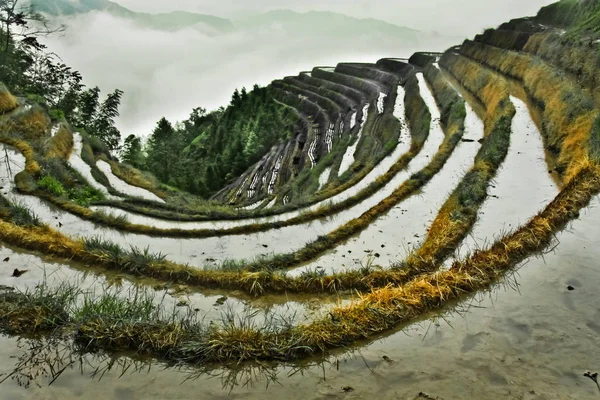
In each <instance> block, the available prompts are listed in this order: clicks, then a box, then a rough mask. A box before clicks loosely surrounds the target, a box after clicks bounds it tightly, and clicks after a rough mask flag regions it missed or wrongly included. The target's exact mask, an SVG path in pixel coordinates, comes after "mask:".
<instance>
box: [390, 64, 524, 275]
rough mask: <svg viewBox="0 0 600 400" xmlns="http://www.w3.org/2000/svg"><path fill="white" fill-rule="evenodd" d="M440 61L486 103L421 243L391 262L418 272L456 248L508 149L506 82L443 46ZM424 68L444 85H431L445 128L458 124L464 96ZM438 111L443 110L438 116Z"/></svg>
mask: <svg viewBox="0 0 600 400" xmlns="http://www.w3.org/2000/svg"><path fill="white" fill-rule="evenodd" d="M440 65H442V66H443V67H444V68H446V69H447V70H448V71H449V72H450V74H451V75H452V76H454V77H455V78H456V77H460V78H461V82H463V85H464V86H465V88H466V90H468V91H469V92H470V93H471V94H472V95H473V96H475V98H477V99H478V100H479V101H480V102H481V103H482V104H484V105H485V106H486V117H485V121H484V126H485V130H486V135H485V136H484V139H483V144H482V146H481V149H480V150H479V152H478V154H477V156H476V157H475V162H474V165H473V167H472V168H471V169H470V170H469V171H468V172H467V173H466V174H465V176H464V177H463V178H462V180H461V182H460V183H459V184H458V186H457V187H456V189H455V190H454V191H453V192H452V193H451V194H450V196H449V198H448V199H447V200H446V202H445V203H444V205H443V206H442V208H441V209H440V210H439V212H438V215H437V217H436V218H435V220H434V221H433V223H432V224H431V226H430V228H429V231H428V234H427V237H426V238H425V241H424V242H423V244H422V245H421V247H419V248H418V249H417V250H416V251H414V252H413V253H411V254H410V255H409V257H408V258H407V259H406V260H405V261H404V262H403V263H401V264H400V265H399V266H397V267H398V268H409V269H411V270H414V271H415V272H416V271H419V272H421V273H422V272H425V271H433V270H435V268H436V267H437V265H439V263H441V262H443V260H444V259H445V258H446V257H447V256H448V255H449V254H451V253H452V252H453V251H454V250H455V249H456V247H457V246H458V245H459V244H460V243H461V242H462V240H463V239H464V238H465V236H466V235H467V234H468V233H469V231H470V230H471V228H472V227H473V225H474V224H475V222H476V221H477V214H478V211H479V208H480V206H481V205H482V204H483V203H484V201H485V199H486V198H487V189H488V187H489V185H490V184H491V181H492V179H493V178H494V176H495V175H496V171H497V170H498V168H499V167H500V165H501V164H502V162H503V161H504V159H505V157H506V154H507V153H508V148H509V144H510V134H511V130H512V129H511V121H512V118H513V116H514V114H515V108H514V105H513V104H512V102H511V101H510V97H509V96H510V93H509V90H508V88H507V87H506V84H505V83H504V82H503V81H501V80H499V79H496V78H495V77H494V76H493V75H492V74H491V73H490V72H488V71H486V70H484V69H481V67H480V66H479V64H477V63H474V62H471V61H468V60H467V59H465V58H463V57H460V56H457V55H455V54H453V53H450V52H449V53H446V54H445V55H444V56H443V57H442V59H441V60H440ZM425 74H426V75H427V76H429V79H430V81H432V82H435V83H434V84H437V85H440V86H442V87H444V88H445V90H437V93H440V94H443V95H444V96H443V97H440V96H436V100H437V101H438V103H439V104H440V109H442V110H448V111H447V112H446V115H447V116H448V117H447V120H448V128H447V129H448V130H450V131H451V130H453V129H462V128H463V127H462V126H461V125H460V124H462V123H463V122H464V115H465V114H464V113H465V109H464V107H465V105H464V101H463V100H462V99H460V98H459V96H458V94H457V93H456V91H455V90H454V89H453V88H451V87H450V86H449V84H448V82H447V81H446V80H445V79H444V78H443V76H442V73H441V72H440V71H439V70H438V69H437V68H434V67H433V66H431V65H430V66H429V67H427V68H426V69H425ZM474 77H476V79H473V78H474ZM443 116H444V114H442V120H444V117H443Z"/></svg>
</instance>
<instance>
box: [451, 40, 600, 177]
mask: <svg viewBox="0 0 600 400" xmlns="http://www.w3.org/2000/svg"><path fill="white" fill-rule="evenodd" d="M460 52H461V54H464V55H466V56H468V57H470V58H472V59H474V60H476V61H478V62H481V63H483V64H484V65H488V66H489V67H491V68H493V69H495V70H497V71H498V72H500V73H503V74H505V75H508V76H509V77H511V78H514V79H517V80H519V81H521V82H523V85H524V87H525V89H526V90H527V92H528V93H529V95H530V96H531V97H532V98H533V99H534V100H535V101H536V102H538V103H539V104H540V105H541V108H542V109H543V129H542V133H543V136H544V139H545V144H546V147H547V149H548V150H549V151H550V152H551V153H553V154H555V155H556V156H558V166H557V170H558V171H559V172H560V173H561V174H562V176H563V179H564V180H569V178H571V177H572V176H573V174H574V172H575V168H576V165H577V162H578V160H581V159H584V158H586V157H591V158H592V159H595V160H600V146H599V145H598V144H600V113H599V112H598V110H597V109H596V108H595V105H594V102H593V100H592V99H591V98H590V97H588V96H586V95H585V93H584V92H583V91H582V90H581V88H580V87H579V86H578V85H577V84H576V83H575V82H573V81H571V80H570V79H568V78H567V77H565V76H564V73H562V71H560V70H558V69H557V68H555V67H553V66H552V65H549V64H548V63H546V62H544V61H543V60H541V59H540V58H539V57H534V56H531V55H529V54H525V53H517V52H514V51H508V50H503V49H499V48H496V47H491V46H487V45H483V44H481V43H475V42H471V41H466V42H465V43H464V44H463V45H462V47H461V49H460Z"/></svg>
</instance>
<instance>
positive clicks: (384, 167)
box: [92, 86, 411, 230]
mask: <svg viewBox="0 0 600 400" xmlns="http://www.w3.org/2000/svg"><path fill="white" fill-rule="evenodd" d="M393 115H394V116H395V117H396V118H398V120H399V121H400V126H401V132H400V135H399V138H398V144H397V146H396V148H395V149H394V151H393V152H392V153H391V154H390V155H389V156H387V157H386V158H384V159H383V160H382V161H381V162H380V163H379V164H377V165H376V166H375V167H374V168H373V169H372V170H371V171H370V172H369V173H368V174H367V175H366V176H365V177H364V178H363V179H361V180H360V182H358V183H357V184H356V185H354V186H352V187H350V188H348V189H347V190H345V191H343V192H341V193H339V194H337V195H335V196H333V197H330V198H329V199H326V200H323V201H321V202H318V203H316V204H313V205H312V206H309V207H305V208H303V209H300V210H296V211H291V212H287V213H283V214H279V215H276V216H272V217H263V218H254V219H245V220H235V221H210V222H185V221H182V222H177V221H165V220H161V219H158V218H152V217H148V216H145V215H139V214H135V213H130V212H127V211H124V210H120V209H117V208H114V207H92V208H93V209H94V210H102V211H105V212H109V213H112V214H114V215H123V216H126V217H127V220H128V221H129V222H131V223H134V224H138V225H147V226H154V227H157V228H165V229H170V228H176V229H190V230H193V229H227V228H233V227H237V226H244V225H250V224H259V223H265V222H271V221H285V220H287V219H290V218H294V217H297V216H298V215H300V214H302V213H305V212H309V211H314V210H316V209H318V208H320V207H322V206H324V205H326V204H330V203H331V204H336V203H340V202H342V201H344V200H346V199H348V198H350V197H352V196H354V195H355V194H356V193H358V192H360V191H361V190H363V189H364V188H366V187H367V186H369V185H370V184H371V183H373V182H374V181H375V180H377V178H379V177H380V176H382V175H383V174H385V173H386V172H387V171H388V170H389V169H390V168H391V167H392V166H393V165H394V164H395V163H396V161H398V159H399V158H400V157H401V156H402V155H404V154H405V153H406V152H408V150H409V149H410V144H411V137H410V131H409V129H408V125H407V124H406V122H405V108H404V88H403V87H402V86H398V97H397V100H396V104H395V107H394V111H393ZM320 178H323V179H324V176H323V175H321V177H320ZM268 208H270V207H265V209H268Z"/></svg>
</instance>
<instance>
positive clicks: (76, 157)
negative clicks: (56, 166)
mask: <svg viewBox="0 0 600 400" xmlns="http://www.w3.org/2000/svg"><path fill="white" fill-rule="evenodd" d="M73 142H74V143H73V151H72V152H71V156H70V157H69V164H70V165H71V167H73V168H74V169H75V170H76V171H77V172H79V173H80V174H81V176H83V177H84V178H85V180H86V181H87V183H88V184H89V185H90V186H92V187H94V188H95V189H98V190H99V191H101V192H102V193H103V194H104V197H106V198H107V199H110V200H115V199H118V197H115V196H111V195H110V194H109V193H108V189H106V187H105V186H104V185H102V184H101V183H99V182H97V181H96V179H94V176H93V175H92V171H91V167H90V166H89V165H87V164H86V162H85V161H83V159H82V158H81V149H82V148H83V142H82V138H81V135H80V134H79V133H76V134H74V135H73Z"/></svg>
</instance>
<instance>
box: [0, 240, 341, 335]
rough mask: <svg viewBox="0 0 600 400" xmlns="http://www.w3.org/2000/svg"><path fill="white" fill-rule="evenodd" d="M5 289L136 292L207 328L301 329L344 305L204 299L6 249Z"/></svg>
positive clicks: (227, 296)
mask: <svg viewBox="0 0 600 400" xmlns="http://www.w3.org/2000/svg"><path fill="white" fill-rule="evenodd" d="M6 259H8V261H0V267H2V269H1V273H0V286H9V287H14V288H16V289H17V290H20V291H23V292H25V291H28V290H33V289H34V288H35V287H36V285H40V284H42V283H46V284H47V285H48V287H49V288H56V287H58V286H59V285H61V284H63V283H70V284H73V285H76V287H78V288H79V289H80V290H81V291H83V292H86V293H89V294H91V295H92V296H94V297H98V296H100V295H102V294H104V293H113V294H115V295H117V296H118V297H121V298H128V297H131V296H133V295H134V294H135V293H136V290H137V291H138V292H139V291H140V290H141V291H142V293H143V292H147V293H149V294H150V296H152V299H153V302H154V303H155V304H156V305H161V306H163V307H164V309H165V312H166V313H167V314H168V315H170V314H171V313H172V312H175V313H178V314H181V315H187V314H188V313H192V314H193V315H194V316H195V317H196V318H198V319H199V320H202V321H204V322H205V323H214V324H220V323H221V321H222V320H223V318H224V316H225V315H226V314H231V313H235V315H238V316H240V317H246V318H248V319H249V320H252V321H253V322H254V323H256V324H258V325H262V324H264V323H265V321H266V320H268V319H269V318H285V319H286V320H288V321H294V322H296V323H300V322H304V321H307V320H309V319H312V318H315V317H317V316H319V315H322V314H323V313H324V312H325V310H327V309H328V308H329V307H332V306H333V305H335V304H337V303H338V299H337V298H336V297H324V298H321V299H318V300H317V299H311V298H309V297H308V296H292V297H284V296H267V297H265V298H261V299H258V300H257V299H253V298H250V297H247V296H240V295H239V294H238V295H235V296H234V295H232V294H231V293H228V292H226V291H206V292H205V293H198V292H196V291H192V290H191V289H190V288H189V287H187V286H185V285H170V284H166V285H165V284H162V283H160V282H158V281H154V280H151V279H147V280H143V279H142V280H135V281H130V280H128V279H124V277H123V275H121V274H118V273H112V272H104V271H100V270H95V269H93V268H90V267H86V266H84V265H79V264H74V265H73V266H68V265H64V264H61V263H58V262H54V261H52V259H51V258H42V257H40V256H37V255H33V254H27V253H22V252H19V251H16V250H13V249H11V248H8V247H4V246H2V244H1V243H0V260H6ZM15 269H18V270H19V271H27V272H25V273H23V274H22V275H21V276H20V277H13V276H12V275H13V271H14V270H15Z"/></svg>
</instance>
